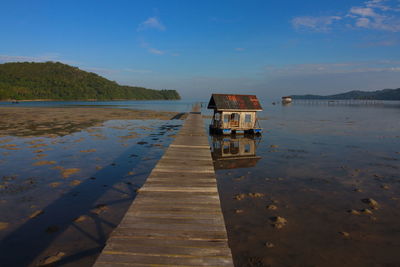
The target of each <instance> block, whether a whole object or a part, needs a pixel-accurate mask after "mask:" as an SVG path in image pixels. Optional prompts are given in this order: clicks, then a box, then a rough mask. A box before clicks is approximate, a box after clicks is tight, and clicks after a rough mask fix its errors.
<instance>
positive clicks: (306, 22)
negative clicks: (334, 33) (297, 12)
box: [292, 16, 342, 32]
mask: <svg viewBox="0 0 400 267" xmlns="http://www.w3.org/2000/svg"><path fill="white" fill-rule="evenodd" d="M341 19H342V18H341V17H339V16H322V17H311V16H302V17H295V18H294V19H293V20H292V25H293V27H294V28H295V29H308V30H312V31H317V32H327V31H329V30H330V26H332V24H333V23H334V22H335V21H338V20H341Z"/></svg>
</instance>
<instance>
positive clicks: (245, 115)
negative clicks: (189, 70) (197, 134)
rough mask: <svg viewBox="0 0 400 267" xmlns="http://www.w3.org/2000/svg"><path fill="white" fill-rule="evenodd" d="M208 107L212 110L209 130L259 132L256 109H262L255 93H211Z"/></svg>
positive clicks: (239, 132) (222, 132)
mask: <svg viewBox="0 0 400 267" xmlns="http://www.w3.org/2000/svg"><path fill="white" fill-rule="evenodd" d="M207 108H208V109H213V110H214V115H213V118H212V121H211V124H210V132H211V133H217V134H232V133H233V134H244V133H249V134H261V132H262V129H261V127H260V126H259V123H258V120H257V111H262V107H261V105H260V102H259V101H258V99H257V96H255V95H230V94H212V95H211V99H210V102H209V103H208V107H207Z"/></svg>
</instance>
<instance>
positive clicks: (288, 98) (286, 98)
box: [282, 96, 293, 104]
mask: <svg viewBox="0 0 400 267" xmlns="http://www.w3.org/2000/svg"><path fill="white" fill-rule="evenodd" d="M292 101H293V99H292V97H291V96H282V103H283V104H288V103H292Z"/></svg>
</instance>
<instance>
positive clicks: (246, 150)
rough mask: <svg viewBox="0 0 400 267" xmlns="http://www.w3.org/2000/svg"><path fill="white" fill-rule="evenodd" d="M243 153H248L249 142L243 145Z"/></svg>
mask: <svg viewBox="0 0 400 267" xmlns="http://www.w3.org/2000/svg"><path fill="white" fill-rule="evenodd" d="M244 153H250V144H245V145H244Z"/></svg>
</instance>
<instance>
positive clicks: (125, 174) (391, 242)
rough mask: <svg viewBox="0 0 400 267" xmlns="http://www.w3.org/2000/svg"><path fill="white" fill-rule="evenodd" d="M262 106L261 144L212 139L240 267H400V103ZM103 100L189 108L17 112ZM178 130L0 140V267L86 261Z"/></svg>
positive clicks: (129, 129)
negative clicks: (66, 108)
mask: <svg viewBox="0 0 400 267" xmlns="http://www.w3.org/2000/svg"><path fill="white" fill-rule="evenodd" d="M262 103H263V107H264V109H265V111H264V112H262V113H261V114H259V116H260V117H261V120H260V123H261V126H262V127H263V129H264V134H263V136H262V137H261V138H255V139H254V138H247V137H228V138H222V139H221V138H213V137H210V144H211V145H212V147H213V149H214V152H213V158H214V160H215V167H216V173H217V179H218V187H219V192H220V196H221V204H222V208H223V212H224V216H225V221H226V226H227V230H228V236H229V242H230V246H231V248H232V252H233V256H234V260H235V264H236V266H400V257H399V256H398V251H400V195H399V193H400V120H399V118H400V116H399V115H400V103H398V102H390V103H379V104H375V105H364V104H354V103H353V104H351V105H347V104H344V103H342V104H330V105H328V104H327V103H319V104H317V103H306V104H305V103H295V104H292V105H289V106H281V105H272V104H271V103H269V102H267V101H262ZM96 104H97V105H98V104H101V105H105V106H108V107H115V108H121V107H123V108H136V109H148V110H168V111H177V112H184V111H189V110H190V108H191V104H192V102H184V101H112V102H100V103H99V102H57V103H54V102H27V103H21V104H18V105H21V106H65V105H69V106H74V105H75V106H76V105H96ZM0 105H9V104H6V103H2V104H0ZM203 111H204V114H205V115H209V114H211V113H210V111H207V110H205V109H203ZM209 120H210V119H205V127H208V122H209ZM181 123H182V122H181V121H179V120H173V121H157V120H152V121H145V122H144V121H109V122H107V123H106V124H105V125H104V126H102V127H91V128H88V129H85V130H83V131H81V132H76V133H73V134H70V135H66V136H62V137H56V138H44V137H43V138H41V137H35V138H21V137H13V136H11V137H1V138H0V174H1V175H0V179H1V180H0V214H1V217H0V229H1V228H2V230H0V252H1V253H0V263H1V264H0V266H25V265H27V264H28V263H31V264H36V263H37V262H39V261H40V260H42V259H44V258H46V257H47V256H51V255H57V253H59V252H62V253H65V255H64V256H63V257H62V259H61V262H60V266H61V265H62V266H90V265H91V264H92V263H93V261H94V260H95V258H96V256H97V254H98V253H99V251H100V250H101V248H102V246H103V245H104V243H105V241H106V239H107V237H108V235H109V233H110V232H111V231H112V229H113V228H114V227H115V226H116V225H117V224H118V222H119V221H120V219H121V218H122V216H123V214H124V212H125V210H126V209H127V207H128V206H129V205H130V203H131V202H132V200H133V199H134V198H135V196H136V189H137V188H139V187H140V186H141V185H142V184H143V183H144V182H145V179H146V177H147V176H148V174H149V172H150V171H151V169H152V168H153V167H154V165H155V164H156V162H157V161H158V159H159V158H160V157H161V155H162V154H163V152H164V149H165V147H167V146H168V145H169V143H170V142H171V141H172V139H173V136H174V134H176V132H177V131H178V130H179V128H180V125H181ZM10 145H11V146H10ZM255 193H258V194H255ZM368 198H372V199H374V200H375V201H377V202H378V206H376V207H375V208H376V209H373V207H371V206H370V205H369V204H366V203H364V202H363V201H362V200H363V199H368ZM366 209H368V210H369V211H370V213H369V212H368V211H366ZM351 210H353V212H352V213H351V212H349V211H351ZM357 213H359V214H357ZM367 213H368V214H367ZM276 216H279V217H282V218H284V219H285V220H286V223H282V224H281V226H282V227H281V228H279V227H277V224H276V222H275V221H274V220H275V217H276ZM1 223H8V224H1ZM278 228H279V229H278Z"/></svg>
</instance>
